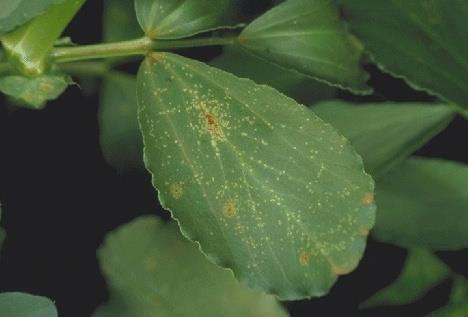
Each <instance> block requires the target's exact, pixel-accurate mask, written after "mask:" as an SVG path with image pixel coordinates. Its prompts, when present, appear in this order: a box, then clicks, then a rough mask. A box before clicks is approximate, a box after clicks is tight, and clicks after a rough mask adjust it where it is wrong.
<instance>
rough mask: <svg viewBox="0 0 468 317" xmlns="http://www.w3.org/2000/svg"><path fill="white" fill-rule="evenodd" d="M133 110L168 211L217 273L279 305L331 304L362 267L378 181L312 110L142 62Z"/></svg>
mask: <svg viewBox="0 0 468 317" xmlns="http://www.w3.org/2000/svg"><path fill="white" fill-rule="evenodd" d="M137 98H138V106H139V121H140V126H141V129H142V132H143V143H144V146H145V163H146V166H147V168H148V169H149V171H150V172H151V173H152V175H153V185H154V186H155V187H156V188H157V189H158V191H159V198H160V201H161V203H162V205H163V206H164V207H165V208H167V209H169V210H171V211H172V214H173V216H174V217H175V218H176V219H178V221H179V223H180V226H181V230H182V232H183V234H184V235H185V236H186V237H188V238H190V239H191V240H194V241H199V242H200V244H201V248H202V249H203V251H204V252H205V253H206V254H207V255H208V257H209V258H210V259H211V260H212V261H213V262H215V263H217V264H219V265H220V266H222V267H228V268H231V269H233V271H234V273H235V274H236V276H237V277H238V278H239V279H240V280H242V281H246V282H247V283H248V284H249V285H252V286H254V287H256V288H259V289H261V290H264V291H266V292H268V293H273V294H276V295H278V296H279V297H280V298H282V299H297V298H304V297H310V296H319V295H323V294H325V293H326V292H327V291H328V289H329V288H330V287H331V285H332V284H333V283H334V281H335V280H336V276H337V275H340V274H345V273H348V272H350V271H351V270H353V269H354V268H355V267H356V265H357V264H358V262H359V259H360V258H361V256H362V252H363V250H364V248H365V241H366V236H367V233H368V230H369V229H370V228H371V227H372V225H373V221H374V209H375V206H374V204H373V181H372V179H371V178H370V177H369V176H368V175H366V174H365V173H364V171H363V165H362V160H361V158H360V157H359V156H358V155H357V154H356V153H355V151H354V150H353V149H352V147H351V146H350V145H349V143H348V142H347V140H346V139H345V138H344V137H343V136H341V135H340V134H338V133H337V132H336V130H334V129H333V128H332V127H331V126H329V125H327V124H325V123H323V122H322V120H320V119H319V118H318V117H316V116H315V115H314V114H313V112H312V111H311V110H310V109H308V108H306V107H304V106H301V105H299V104H297V103H296V102H295V101H294V100H292V99H290V98H288V97H286V96H284V95H282V94H280V93H279V92H277V91H276V90H274V89H273V88H270V87H268V86H259V85H257V84H255V83H254V82H252V81H251V80H247V79H239V78H237V77H235V76H234V75H232V74H229V73H226V72H224V71H221V70H218V69H216V68H213V67H210V66H208V65H206V64H203V63H200V62H197V61H194V60H190V59H186V58H183V57H180V56H177V55H174V54H170V53H160V54H156V53H155V54H153V55H150V56H149V57H148V58H147V59H146V60H145V61H144V62H143V64H142V66H141V68H140V70H139V73H138V84H137Z"/></svg>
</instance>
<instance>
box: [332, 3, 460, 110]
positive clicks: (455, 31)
mask: <svg viewBox="0 0 468 317" xmlns="http://www.w3.org/2000/svg"><path fill="white" fill-rule="evenodd" d="M341 2H342V3H343V7H344V12H345V17H346V19H347V20H348V21H349V24H350V26H351V30H352V31H353V32H354V33H355V34H356V35H357V36H358V37H359V39H360V40H361V41H363V43H364V45H365V47H366V49H367V50H368V51H369V53H370V54H371V55H372V56H373V58H374V60H375V62H376V63H377V64H378V66H379V67H380V68H381V69H382V70H384V71H386V72H389V73H391V74H393V75H394V76H397V77H400V78H403V79H405V80H406V81H407V82H408V83H409V84H410V85H411V86H412V87H413V88H415V89H419V90H425V91H427V92H429V93H431V94H434V95H437V96H439V97H441V98H443V99H445V100H447V101H450V102H453V103H456V104H459V105H460V106H464V107H468V103H467V100H468V89H466V87H467V86H468V54H467V53H466V52H467V51H468V7H467V6H466V0H450V1H447V0H411V1H408V0H392V1H375V0H341Z"/></svg>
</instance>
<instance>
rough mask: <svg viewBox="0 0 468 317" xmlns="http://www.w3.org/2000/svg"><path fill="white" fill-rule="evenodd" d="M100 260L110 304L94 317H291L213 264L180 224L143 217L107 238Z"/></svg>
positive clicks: (269, 297)
mask: <svg viewBox="0 0 468 317" xmlns="http://www.w3.org/2000/svg"><path fill="white" fill-rule="evenodd" d="M98 255H99V260H100V263H101V267H102V269H103V272H104V274H105V275H106V277H107V281H108V285H109V288H110V292H111V299H110V301H109V302H108V303H107V304H105V305H104V306H102V307H100V308H99V309H98V310H97V311H96V312H95V314H94V315H93V317H129V316H131V317H146V316H159V317H166V316H167V317H187V316H190V317H208V316H223V317H238V316H242V317H287V316H288V315H287V313H286V312H285V311H284V310H283V309H282V308H281V306H280V305H279V304H278V302H277V301H276V299H275V298H274V297H273V296H269V295H265V294H262V293H258V292H256V291H254V290H251V289H249V288H247V287H246V286H244V285H242V284H239V282H238V281H236V279H235V278H234V276H233V275H232V272H230V271H228V270H224V269H221V268H219V267H217V266H216V265H214V264H212V263H210V262H208V261H207V260H206V258H205V257H204V256H203V255H202V254H201V253H200V251H199V250H198V249H197V247H196V245H195V244H193V243H190V242H188V241H187V240H185V239H183V238H182V237H181V236H180V233H179V231H178V230H177V226H176V225H175V224H163V223H162V222H160V221H159V220H158V219H157V218H156V217H142V218H139V219H137V220H134V221H133V222H131V223H129V224H127V225H125V226H122V227H121V228H119V229H117V230H116V231H114V232H113V233H111V234H109V235H108V236H107V238H106V242H105V244H104V246H102V247H101V248H100V249H99V251H98Z"/></svg>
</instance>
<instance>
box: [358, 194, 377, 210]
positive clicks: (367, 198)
mask: <svg viewBox="0 0 468 317" xmlns="http://www.w3.org/2000/svg"><path fill="white" fill-rule="evenodd" d="M374 202H375V200H374V193H371V192H368V193H365V194H364V196H362V199H361V203H362V204H363V206H364V207H370V206H371V205H373V204H374Z"/></svg>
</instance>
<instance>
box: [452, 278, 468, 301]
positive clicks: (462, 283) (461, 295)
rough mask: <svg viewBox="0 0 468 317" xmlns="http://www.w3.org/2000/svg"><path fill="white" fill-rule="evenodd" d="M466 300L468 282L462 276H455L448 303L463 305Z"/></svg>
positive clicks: (467, 298)
mask: <svg viewBox="0 0 468 317" xmlns="http://www.w3.org/2000/svg"><path fill="white" fill-rule="evenodd" d="M467 300H468V280H467V279H466V278H465V277H463V276H455V278H454V280H453V285H452V293H451V294H450V302H451V303H453V304H458V303H463V302H465V301H467Z"/></svg>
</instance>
